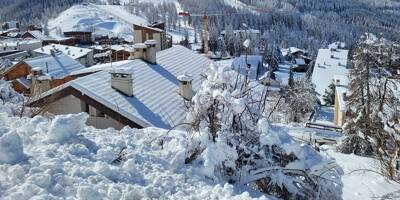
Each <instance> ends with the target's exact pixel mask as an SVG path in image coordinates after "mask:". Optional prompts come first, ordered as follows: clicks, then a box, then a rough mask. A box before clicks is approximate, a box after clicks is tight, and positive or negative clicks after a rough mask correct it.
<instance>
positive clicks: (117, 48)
mask: <svg viewBox="0 0 400 200" xmlns="http://www.w3.org/2000/svg"><path fill="white" fill-rule="evenodd" d="M110 48H111V49H112V50H114V51H127V52H130V51H132V49H133V47H132V46H131V45H111V47H110Z"/></svg>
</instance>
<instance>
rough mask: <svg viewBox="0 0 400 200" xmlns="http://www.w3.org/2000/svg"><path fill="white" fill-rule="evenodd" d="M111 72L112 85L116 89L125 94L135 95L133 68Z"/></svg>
mask: <svg viewBox="0 0 400 200" xmlns="http://www.w3.org/2000/svg"><path fill="white" fill-rule="evenodd" d="M110 74H111V87H112V88H114V89H115V90H117V91H119V92H121V93H123V94H125V95H126V96H130V97H131V96H133V69H132V68H126V69H125V68H124V69H115V70H112V71H111V72H110Z"/></svg>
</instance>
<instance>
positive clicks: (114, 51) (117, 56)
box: [111, 45, 133, 61]
mask: <svg viewBox="0 0 400 200" xmlns="http://www.w3.org/2000/svg"><path fill="white" fill-rule="evenodd" d="M132 48H133V47H132V46H128V45H112V46H111V58H112V61H121V60H128V59H129V56H130V55H131V52H132V51H133V49H132Z"/></svg>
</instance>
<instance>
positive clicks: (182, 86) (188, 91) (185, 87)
mask: <svg viewBox="0 0 400 200" xmlns="http://www.w3.org/2000/svg"><path fill="white" fill-rule="evenodd" d="M177 78H178V80H179V94H180V95H181V96H182V97H183V98H184V99H185V100H188V101H190V100H192V97H193V88H192V81H193V77H192V76H191V75H189V74H187V73H185V74H182V75H180V76H178V77H177Z"/></svg>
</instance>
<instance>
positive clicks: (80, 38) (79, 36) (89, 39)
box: [64, 31, 94, 45]
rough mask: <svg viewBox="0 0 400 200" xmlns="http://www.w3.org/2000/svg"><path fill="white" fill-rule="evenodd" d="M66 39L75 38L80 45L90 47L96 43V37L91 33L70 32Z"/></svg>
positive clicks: (66, 34) (65, 34)
mask: <svg viewBox="0 0 400 200" xmlns="http://www.w3.org/2000/svg"><path fill="white" fill-rule="evenodd" d="M64 37H68V38H75V39H76V42H77V43H78V44H83V45H90V44H93V43H94V35H93V33H92V32H90V31H68V32H64Z"/></svg>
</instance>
